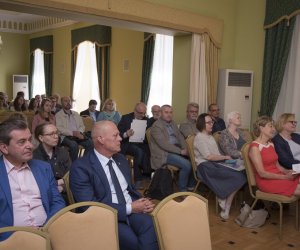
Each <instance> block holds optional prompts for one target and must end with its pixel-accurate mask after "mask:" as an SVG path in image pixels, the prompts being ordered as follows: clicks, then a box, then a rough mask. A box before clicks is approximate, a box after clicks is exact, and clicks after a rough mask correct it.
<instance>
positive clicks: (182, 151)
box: [180, 148, 188, 155]
mask: <svg viewBox="0 0 300 250" xmlns="http://www.w3.org/2000/svg"><path fill="white" fill-rule="evenodd" d="M180 154H181V155H188V151H187V149H186V148H185V149H181V151H180Z"/></svg>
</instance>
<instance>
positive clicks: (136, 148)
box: [118, 102, 151, 189]
mask: <svg viewBox="0 0 300 250" xmlns="http://www.w3.org/2000/svg"><path fill="white" fill-rule="evenodd" d="M146 111H147V107H146V105H145V104H144V103H142V102H139V103H137V104H136V105H135V108H134V112H132V113H129V114H126V115H123V116H122V118H121V121H120V122H119V124H118V129H119V131H120V136H121V138H122V142H121V152H122V154H128V155H132V156H133V158H134V161H133V162H134V166H133V169H134V179H135V186H136V188H137V189H143V188H144V186H143V181H142V180H143V175H142V173H143V174H144V175H150V173H151V167H150V151H149V146H148V143H147V141H146V136H145V140H144V141H143V142H141V143H137V142H130V141H129V138H130V137H131V136H132V135H133V134H134V130H133V129H132V128H131V123H132V121H133V120H134V119H137V120H145V121H146V122H147V128H148V127H149V124H148V118H147V117H146V116H145V115H146ZM141 170H142V171H143V172H142V171H141Z"/></svg>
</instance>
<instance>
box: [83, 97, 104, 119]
mask: <svg viewBox="0 0 300 250" xmlns="http://www.w3.org/2000/svg"><path fill="white" fill-rule="evenodd" d="M97 104H98V103H97V101H96V100H90V101H89V108H88V109H86V110H84V111H81V112H80V116H90V117H91V118H92V119H93V121H94V122H95V121H96V120H97V117H98V115H99V113H100V111H98V110H96V108H97Z"/></svg>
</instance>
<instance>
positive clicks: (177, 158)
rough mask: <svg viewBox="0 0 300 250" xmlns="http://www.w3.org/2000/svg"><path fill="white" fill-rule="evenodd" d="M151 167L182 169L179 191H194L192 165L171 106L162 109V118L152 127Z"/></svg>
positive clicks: (164, 106)
mask: <svg viewBox="0 0 300 250" xmlns="http://www.w3.org/2000/svg"><path fill="white" fill-rule="evenodd" d="M150 134H151V143H150V148H151V166H152V168H153V169H154V170H156V169H159V168H160V167H161V166H162V165H163V164H165V163H167V164H171V165H174V166H176V167H178V168H179V169H180V171H179V181H178V184H179V191H187V189H188V187H189V188H190V189H192V187H193V185H194V184H195V181H194V179H193V176H192V174H191V173H192V171H191V170H192V165H191V162H190V161H189V160H188V159H187V156H188V151H187V148H186V144H185V140H184V138H183V136H182V134H181V133H180V132H179V129H178V127H177V124H176V123H175V122H174V121H173V109H172V107H171V106H170V105H163V106H162V107H161V116H160V118H159V119H158V120H157V121H156V122H155V123H154V124H153V125H152V127H151V132H150Z"/></svg>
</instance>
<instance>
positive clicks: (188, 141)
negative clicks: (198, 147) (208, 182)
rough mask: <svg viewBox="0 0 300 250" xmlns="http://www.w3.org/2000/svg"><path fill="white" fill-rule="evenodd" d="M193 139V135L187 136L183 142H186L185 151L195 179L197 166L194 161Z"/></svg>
mask: <svg viewBox="0 0 300 250" xmlns="http://www.w3.org/2000/svg"><path fill="white" fill-rule="evenodd" d="M194 139H195V136H194V135H189V136H188V137H187V138H186V139H185V142H186V145H187V149H188V152H189V156H190V161H191V164H192V168H193V173H194V176H195V178H196V179H197V175H196V173H197V164H196V161H195V152H194Z"/></svg>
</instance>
